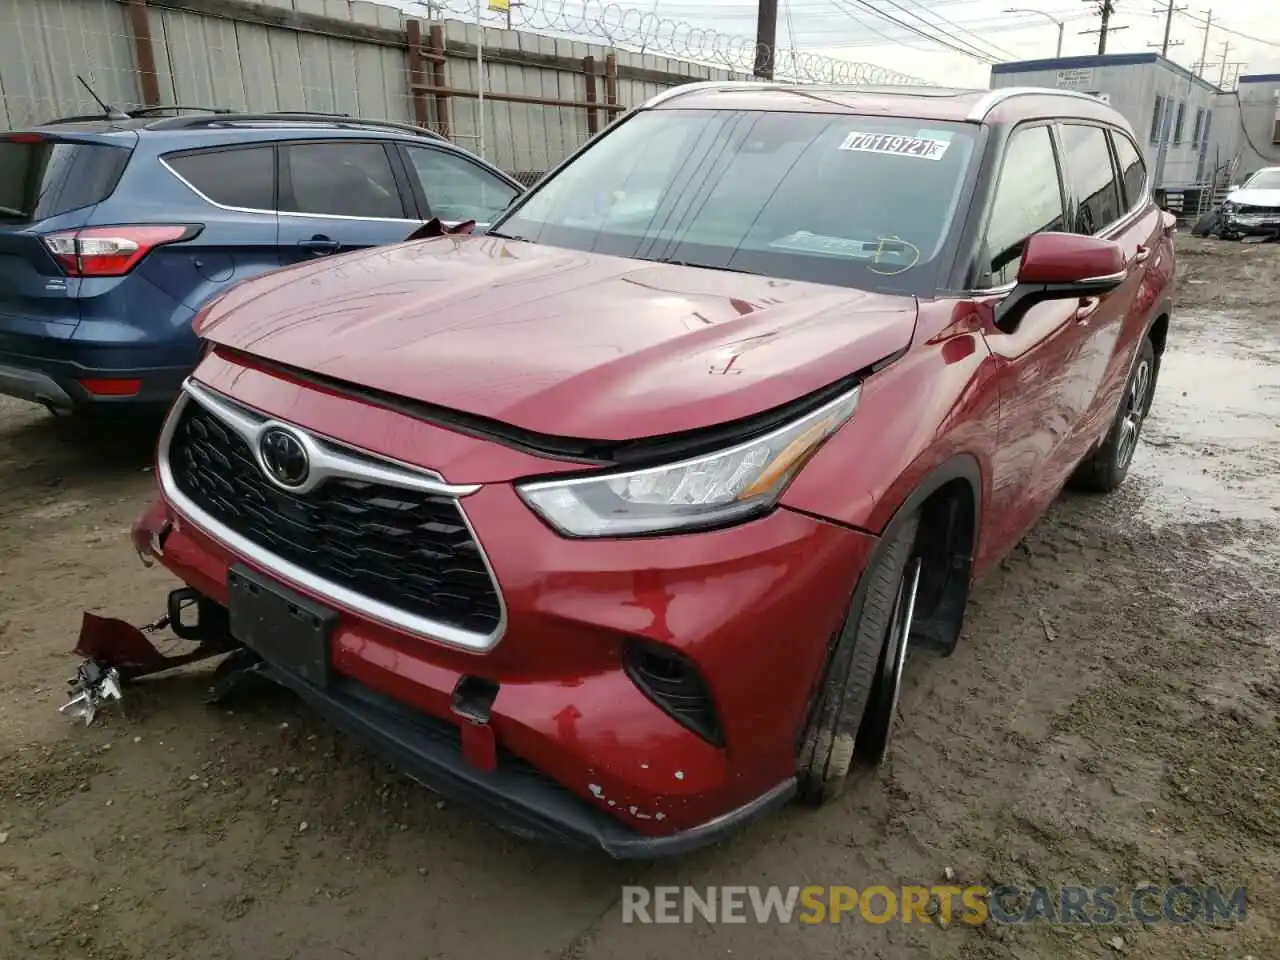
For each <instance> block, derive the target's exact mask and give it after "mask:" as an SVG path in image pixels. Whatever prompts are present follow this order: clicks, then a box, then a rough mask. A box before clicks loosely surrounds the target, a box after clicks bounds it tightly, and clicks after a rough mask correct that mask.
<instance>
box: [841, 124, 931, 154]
mask: <svg viewBox="0 0 1280 960" xmlns="http://www.w3.org/2000/svg"><path fill="white" fill-rule="evenodd" d="M950 145H951V144H950V141H948V140H935V139H933V138H932V137H904V136H900V135H898V134H892V133H860V132H858V131H854V132H853V133H851V134H849V135H848V136H847V137H845V138H844V142H843V143H841V144H840V149H841V150H855V151H857V152H858V153H887V154H892V155H893V156H901V157H920V158H921V159H923V160H941V159H942V155H943V154H945V153H946V152H947V147H948V146H950Z"/></svg>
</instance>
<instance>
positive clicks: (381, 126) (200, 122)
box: [148, 110, 446, 140]
mask: <svg viewBox="0 0 1280 960" xmlns="http://www.w3.org/2000/svg"><path fill="white" fill-rule="evenodd" d="M255 123H324V124H326V125H328V126H331V127H341V128H342V129H345V130H362V129H374V130H398V131H399V132H401V133H411V134H413V135H414V136H418V137H428V138H430V139H433V140H444V139H446V138H445V137H443V136H441V135H440V134H438V133H436V132H435V131H434V130H428V129H427V128H426V127H419V126H416V125H415V124H412V123H400V122H399V121H397V120H365V119H362V118H360V117H353V116H351V115H350V114H346V113H323V112H320V111H314V112H313V111H308V110H277V111H273V112H270V113H218V114H215V115H212V116H179V117H165V118H163V119H161V120H157V121H155V122H154V123H151V124H148V128H149V129H151V130H194V129H196V128H199V127H218V126H228V125H236V124H255Z"/></svg>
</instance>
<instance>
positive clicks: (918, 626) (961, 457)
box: [881, 453, 983, 656]
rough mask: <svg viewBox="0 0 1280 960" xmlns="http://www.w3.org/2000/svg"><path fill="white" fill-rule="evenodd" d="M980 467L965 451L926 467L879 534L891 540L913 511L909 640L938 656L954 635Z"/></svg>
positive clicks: (977, 525)
mask: <svg viewBox="0 0 1280 960" xmlns="http://www.w3.org/2000/svg"><path fill="white" fill-rule="evenodd" d="M982 510H983V498H982V468H981V466H980V464H979V461H978V459H977V457H975V456H973V455H972V454H968V453H960V454H955V455H953V456H951V457H950V458H949V459H947V460H945V461H944V462H942V463H941V464H939V465H937V466H936V467H934V468H933V469H932V470H930V471H929V473H927V474H926V475H925V476H924V477H923V478H922V479H921V480H920V481H919V482H918V483H917V484H916V485H915V486H914V487H913V488H912V490H911V492H910V493H909V494H908V495H907V496H906V497H905V498H904V499H903V501H902V503H900V504H899V505H898V506H897V508H896V509H895V510H894V512H893V515H892V516H891V517H890V519H889V521H888V523H887V524H886V525H885V528H884V530H883V531H882V533H881V538H882V542H883V541H884V540H890V539H892V536H893V533H894V531H895V530H896V529H897V527H898V526H899V525H901V524H902V523H903V522H905V520H906V518H908V517H910V516H912V515H914V514H916V513H919V515H920V523H919V526H918V528H917V531H916V544H915V552H916V553H917V554H918V555H919V556H920V557H921V558H922V559H923V560H924V569H923V571H922V576H921V585H920V597H919V599H918V601H917V603H918V607H917V614H916V618H915V621H914V623H913V625H912V629H911V642H912V643H914V644H917V645H919V646H921V647H924V648H926V649H930V650H932V651H934V652H936V653H941V654H943V655H944V656H946V655H950V654H951V653H952V652H953V651H954V650H955V647H956V642H957V641H958V640H959V637H960V629H961V627H962V626H963V623H964V612H965V608H966V607H967V606H968V600H969V587H970V584H971V582H972V579H973V568H974V562H975V557H976V555H977V550H978V538H979V533H980V531H981V530H982Z"/></svg>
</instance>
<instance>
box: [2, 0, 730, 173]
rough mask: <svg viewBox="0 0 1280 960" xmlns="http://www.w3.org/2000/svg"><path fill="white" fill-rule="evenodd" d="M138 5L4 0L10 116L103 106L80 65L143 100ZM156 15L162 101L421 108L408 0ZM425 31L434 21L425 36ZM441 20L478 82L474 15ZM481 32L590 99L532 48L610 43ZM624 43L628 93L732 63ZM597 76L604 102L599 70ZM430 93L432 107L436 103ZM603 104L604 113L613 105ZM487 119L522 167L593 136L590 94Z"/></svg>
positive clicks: (207, 3)
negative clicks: (135, 25)
mask: <svg viewBox="0 0 1280 960" xmlns="http://www.w3.org/2000/svg"><path fill="white" fill-rule="evenodd" d="M129 12H130V11H129V8H128V7H127V5H126V3H125V2H124V0H0V129H6V128H7V129H13V128H20V127H25V126H30V125H32V124H37V123H41V122H43V121H47V120H49V119H52V118H54V117H58V116H66V115H70V114H77V113H96V112H99V110H98V107H97V105H96V104H95V103H94V101H93V100H92V98H91V97H90V96H89V94H88V93H87V92H85V90H84V89H83V88H82V87H81V86H80V84H79V83H78V82H77V81H76V74H77V73H79V74H82V75H84V76H85V78H86V79H87V80H89V82H90V83H91V84H92V85H93V87H94V89H95V90H97V91H98V93H99V94H100V95H101V96H102V97H103V98H104V99H106V100H108V101H109V102H111V103H112V104H113V105H116V106H120V107H125V108H128V107H135V106H139V105H141V104H142V103H143V88H142V86H141V84H140V79H139V74H138V65H137V59H136V47H135V42H134V34H133V29H132V25H131V19H130V16H129ZM147 21H148V23H149V26H150V31H151V35H152V48H153V50H154V55H155V62H156V74H157V79H158V86H159V100H160V102H161V103H182V104H194V105H200V106H219V107H228V108H231V109H237V110H256V111H273V110H321V111H335V112H339V113H350V114H352V115H356V116H364V117H368V118H377V119H391V120H400V121H412V120H413V119H414V116H415V110H414V102H413V96H412V93H411V90H410V82H409V64H408V57H407V41H406V38H405V32H404V31H405V16H404V14H403V13H402V12H401V11H400V10H399V9H398V8H395V7H390V6H386V5H383V4H377V3H367V2H363V0H149V6H148V9H147ZM426 31H427V24H426V23H425V22H424V23H423V34H424V36H425V35H426ZM445 34H446V51H447V54H448V56H447V62H446V82H447V85H448V86H450V87H451V88H454V89H465V90H473V91H474V90H475V89H477V67H476V63H475V52H474V47H475V42H476V38H477V27H476V25H475V24H473V23H463V22H458V21H447V22H446V23H445ZM484 45H485V50H486V55H487V56H491V57H493V58H494V59H493V61H492V62H487V63H485V68H484V72H485V76H486V83H485V89H486V90H488V91H495V92H506V93H515V94H521V95H525V96H534V97H547V98H555V99H560V100H575V101H583V100H585V99H586V92H587V80H586V77H585V76H584V75H583V74H582V73H581V72H580V71H575V70H571V69H567V68H566V65H565V64H561V65H560V66H559V67H548V66H545V65H533V63H532V61H536V60H538V58H539V56H541V57H542V61H543V63H545V62H546V57H548V56H549V57H557V56H558V57H563V58H572V59H573V60H574V61H578V62H580V61H581V59H582V58H583V57H586V56H592V57H594V58H595V59H596V61H597V64H598V68H599V69H603V64H604V61H605V57H606V56H607V55H608V54H609V53H612V52H614V51H611V50H610V49H609V48H607V47H604V46H601V45H598V44H587V43H581V42H577V41H573V40H563V39H557V38H552V37H545V36H539V35H535V34H531V33H524V32H520V31H507V30H497V29H490V28H488V27H486V28H485V30H484ZM504 53H511V54H512V56H510V57H508V59H509V60H520V57H519V56H518V55H519V54H524V55H525V56H524V58H523V61H521V62H498V61H500V60H501V58H502V56H503V54H504ZM616 56H617V61H618V74H619V79H618V102H619V103H621V104H623V105H624V106H634V105H636V104H638V103H640V102H642V101H643V100H645V99H647V98H648V97H650V96H652V95H653V94H655V93H657V92H659V91H660V90H662V89H664V88H665V87H669V86H672V85H675V84H676V83H678V82H685V81H688V80H698V79H725V78H728V77H730V76H731V74H730V73H729V72H728V71H725V70H720V69H713V68H710V67H707V66H703V65H700V64H694V63H688V62H685V61H680V60H674V59H669V58H666V57H658V56H653V55H650V54H643V55H642V54H634V53H628V52H623V51H618V52H617V53H616ZM428 71H429V64H428ZM428 76H429V73H428ZM596 86H597V92H598V97H599V99H600V101H601V102H603V100H604V97H605V85H604V78H603V77H600V78H598V79H597V84H596ZM427 100H428V103H429V105H430V110H429V117H430V118H431V119H432V120H434V119H436V118H435V108H434V103H432V98H430V97H428V98H427ZM448 111H449V115H450V116H449V119H450V135H451V137H452V138H453V139H454V140H456V141H457V142H458V143H460V144H461V145H462V146H464V147H467V148H468V149H471V150H475V151H478V149H479V147H480V125H481V114H480V111H479V110H478V103H477V101H476V100H474V99H466V98H462V97H451V98H450V99H449V101H448ZM599 118H600V125H601V127H603V126H604V124H605V122H606V115H605V114H604V112H603V111H600V112H599ZM483 124H484V146H485V151H484V152H485V155H486V158H487V159H489V160H490V161H492V162H495V163H497V164H498V165H499V166H501V167H503V168H504V169H507V170H510V171H512V172H542V171H545V170H546V169H547V168H548V167H550V166H552V165H554V164H555V163H557V162H558V161H559V160H561V159H562V158H563V157H564V156H565V155H567V154H568V153H570V152H571V151H573V150H574V149H576V148H577V147H578V146H579V145H581V144H582V143H584V142H585V141H586V140H587V138H588V127H587V112H586V110H585V109H581V108H573V107H561V106H539V105H534V104H523V103H502V102H497V101H493V100H486V102H485V105H484V109H483Z"/></svg>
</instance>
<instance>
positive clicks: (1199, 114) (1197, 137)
mask: <svg viewBox="0 0 1280 960" xmlns="http://www.w3.org/2000/svg"><path fill="white" fill-rule="evenodd" d="M1204 134H1205V129H1204V110H1203V109H1200V110H1197V111H1196V125H1195V127H1194V128H1193V129H1192V131H1191V145H1192V146H1195V147H1198V146H1200V143H1201V140H1202V138H1203V137H1204Z"/></svg>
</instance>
